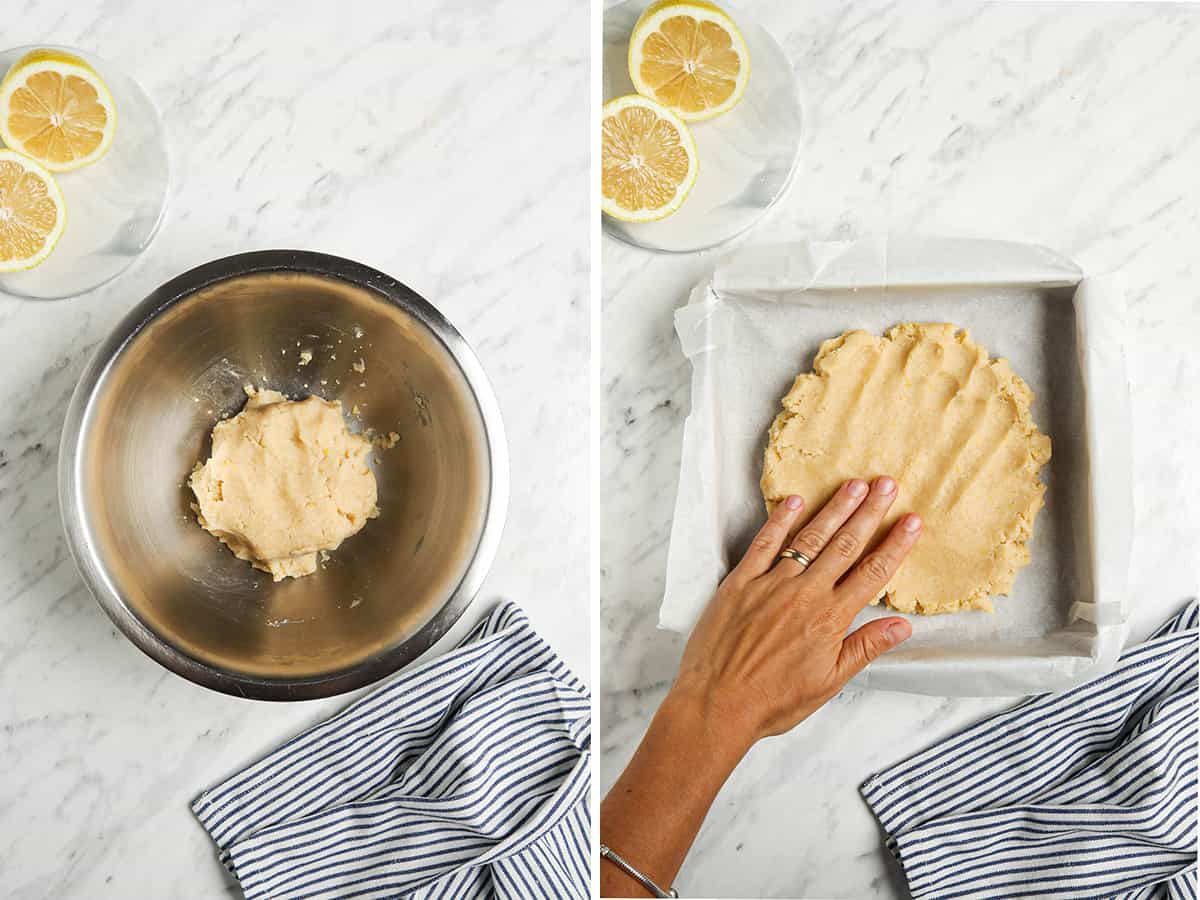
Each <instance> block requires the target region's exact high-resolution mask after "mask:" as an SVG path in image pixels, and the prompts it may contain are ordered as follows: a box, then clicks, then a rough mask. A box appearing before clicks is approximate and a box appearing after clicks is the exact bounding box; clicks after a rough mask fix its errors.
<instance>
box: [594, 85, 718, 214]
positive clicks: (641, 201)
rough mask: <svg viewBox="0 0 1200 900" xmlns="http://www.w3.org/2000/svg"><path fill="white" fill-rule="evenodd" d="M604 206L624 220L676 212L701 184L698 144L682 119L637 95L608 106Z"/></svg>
mask: <svg viewBox="0 0 1200 900" xmlns="http://www.w3.org/2000/svg"><path fill="white" fill-rule="evenodd" d="M601 115H602V122H601V126H600V139H601V153H600V206H601V208H602V209H603V210H604V211H605V212H606V213H608V214H609V215H610V216H613V217H614V218H617V219H621V220H622V221H625V222H651V221H653V220H655V219H663V218H666V217H667V216H669V215H671V213H673V212H675V211H676V210H677V209H679V207H680V206H681V205H682V204H683V201H684V200H685V199H686V198H687V195H688V191H690V190H691V189H692V185H693V184H695V182H696V143H695V141H693V140H692V134H691V132H690V131H688V127H687V125H685V124H684V123H683V122H682V121H681V120H680V118H679V117H678V116H676V115H675V114H674V113H673V112H671V111H670V110H669V109H666V108H665V107H663V106H660V105H659V104H657V103H655V102H654V101H653V100H648V99H647V98H645V97H641V96H639V95H637V94H628V95H626V96H624V97H618V98H616V99H615V100H610V101H609V102H608V103H605V104H604V109H603V111H602V113H601Z"/></svg>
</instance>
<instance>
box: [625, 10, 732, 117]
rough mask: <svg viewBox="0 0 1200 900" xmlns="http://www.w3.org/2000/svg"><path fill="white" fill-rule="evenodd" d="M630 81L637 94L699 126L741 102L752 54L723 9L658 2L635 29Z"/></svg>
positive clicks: (632, 42) (643, 14) (630, 39)
mask: <svg viewBox="0 0 1200 900" xmlns="http://www.w3.org/2000/svg"><path fill="white" fill-rule="evenodd" d="M629 77H630V78H631V79H633V86H634V87H635V88H636V89H637V92H638V93H639V94H642V95H643V96H646V97H650V98H651V99H653V100H657V101H658V102H659V103H661V104H662V105H663V106H665V107H667V108H668V109H670V110H672V111H673V112H675V113H676V114H678V115H679V117H680V118H681V119H684V120H686V121H689V122H693V121H695V122H698V121H701V120H703V119H711V118H713V117H714V116H719V115H720V114H721V113H723V112H726V111H727V110H729V109H732V108H733V107H734V106H735V105H736V104H737V102H738V101H739V100H741V99H742V94H744V93H745V92H746V83H747V82H748V81H749V79H750V53H749V51H748V50H747V49H746V42H745V40H744V39H743V38H742V33H741V32H740V31H738V29H737V26H736V25H734V24H733V20H732V19H731V18H729V16H728V15H726V14H725V12H724V11H723V10H722V9H721V8H720V7H718V6H715V5H713V4H712V3H707V2H705V0H658V2H657V3H652V4H650V6H648V7H647V8H646V11H645V12H644V13H642V15H641V18H639V19H638V21H637V24H636V25H634V26H633V34H632V36H631V37H630V38H629Z"/></svg>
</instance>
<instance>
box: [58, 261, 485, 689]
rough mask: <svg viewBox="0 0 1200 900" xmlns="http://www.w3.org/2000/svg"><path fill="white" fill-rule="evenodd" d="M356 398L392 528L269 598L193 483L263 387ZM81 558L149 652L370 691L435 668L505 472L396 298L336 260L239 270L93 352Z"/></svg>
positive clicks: (209, 670) (171, 287) (170, 661)
mask: <svg viewBox="0 0 1200 900" xmlns="http://www.w3.org/2000/svg"><path fill="white" fill-rule="evenodd" d="M248 386H249V387H250V388H252V389H254V390H270V391H278V392H280V393H282V394H283V395H285V396H287V397H290V398H293V399H299V398H303V397H306V396H311V395H316V396H318V397H321V398H324V399H326V400H331V401H339V402H340V403H341V405H342V408H343V410H344V411H345V413H346V415H347V417H348V422H349V424H350V427H351V430H354V431H359V432H361V433H363V434H364V435H365V436H366V437H367V438H369V439H372V440H373V442H374V445H375V449H374V450H373V451H372V453H371V454H370V460H369V462H370V465H371V467H372V470H373V472H374V474H375V480H376V483H377V489H378V497H377V503H378V507H379V515H378V517H376V518H372V519H371V520H370V521H369V522H367V524H366V525H365V527H363V528H362V529H361V531H358V532H357V533H355V534H353V535H352V536H350V537H348V538H346V539H345V540H344V542H342V543H341V545H340V546H338V547H337V549H336V550H333V551H332V552H330V553H329V554H327V555H326V556H324V557H323V559H322V562H321V564H320V565H319V566H318V568H317V571H315V572H314V573H313V574H311V575H305V576H304V577H300V578H286V579H284V580H281V581H278V582H276V581H273V580H272V576H271V575H269V574H266V573H264V572H261V571H258V570H256V569H254V568H252V567H251V565H250V564H249V563H248V562H246V561H245V560H244V559H238V558H237V557H235V556H234V554H233V553H231V552H230V550H229V549H228V548H227V547H226V546H225V545H224V544H222V543H220V542H218V540H217V539H216V538H214V536H213V535H212V534H209V533H208V532H206V531H204V530H203V529H202V528H201V527H200V525H199V523H198V522H197V518H196V514H195V512H194V510H193V508H192V504H193V502H194V501H195V497H194V496H193V494H192V492H191V489H190V488H189V486H188V478H189V475H190V474H191V473H192V470H193V468H194V467H195V465H196V464H197V462H203V461H204V460H206V459H208V458H209V455H210V452H211V434H212V431H213V427H214V425H215V424H216V423H217V422H218V421H220V420H221V419H223V418H229V417H231V416H233V415H236V414H237V413H238V412H239V411H240V410H241V409H242V408H243V407H244V406H245V404H246V397H247V394H246V388H247V387H248ZM60 466H61V468H60V493H61V501H62V507H63V515H64V522H65V525H66V529H67V534H68V540H69V543H70V546H71V549H72V553H73V555H74V556H75V558H76V561H77V563H78V565H79V568H80V571H81V572H82V574H83V576H84V578H85V580H86V581H87V582H88V584H89V587H91V589H92V591H93V593H94V594H95V595H96V597H97V599H98V600H99V602H100V604H101V605H102V606H103V607H104V608H105V610H106V611H107V612H108V613H109V615H110V616H111V617H112V618H113V620H114V621H115V622H116V623H117V624H118V625H119V626H120V627H121V629H122V630H123V631H124V632H125V633H126V635H128V636H129V637H130V638H131V639H132V640H133V641H134V642H135V643H136V644H138V646H139V647H141V648H142V649H143V650H145V651H146V652H147V653H149V654H150V655H151V656H153V657H154V658H155V659H157V660H158V661H159V662H161V663H163V664H164V665H166V666H168V667H169V668H171V669H173V670H174V671H176V672H178V673H180V674H182V675H184V676H185V677H188V678H191V679H192V680H194V681H197V682H199V683H202V684H205V685H207V686H209V687H213V688H216V689H218V690H224V691H227V692H230V693H237V694H242V695H245V696H254V697H263V698H269V699H293V698H295V699H300V698H306V697H315V696H323V695H327V694H332V693H337V692H340V691H344V690H349V689H352V688H354V687H358V686H361V685H363V684H367V683H369V682H371V681H373V680H375V679H377V678H379V677H382V676H383V675H385V674H388V673H390V672H392V671H394V670H395V669H397V668H399V667H400V666H401V665H403V664H404V663H406V662H408V661H409V660H411V659H413V658H415V657H416V656H417V655H418V654H419V653H421V652H423V651H424V650H425V649H427V648H428V647H429V646H430V645H431V644H432V643H433V642H434V641H435V640H436V639H437V638H438V637H439V636H440V635H441V634H443V633H444V632H445V630H446V629H447V628H449V627H450V625H451V624H453V622H454V621H455V620H456V619H457V617H458V616H459V615H460V614H461V612H462V610H463V609H465V607H466V606H467V604H468V603H469V602H470V599H471V597H472V595H473V594H474V592H475V591H476V590H477V589H478V587H479V584H480V583H481V581H482V579H483V576H484V575H485V574H486V570H487V568H488V566H489V565H490V562H491V559H492V557H493V555H494V553H495V547H496V544H497V542H498V540H499V532H500V528H501V524H502V520H503V515H504V509H505V505H506V502H507V458H506V454H505V448H504V438H503V433H502V426H501V424H500V418H499V412H498V409H497V407H496V403H495V399H494V397H493V396H492V393H491V389H490V387H489V386H488V384H487V381H486V378H485V376H484V375H483V372H482V370H481V369H480V367H479V364H478V361H477V360H476V359H475V357H474V355H473V354H472V353H471V351H470V349H469V348H468V347H467V345H466V344H465V342H464V341H463V340H462V338H461V336H459V334H458V333H457V332H456V331H455V330H454V329H453V327H452V326H450V325H449V323H447V322H446V321H445V319H443V318H442V317H441V315H440V314H438V312H437V311H436V310H435V309H433V307H431V306H430V305H429V304H428V303H426V302H425V301H424V300H422V299H421V298H420V297H418V296H417V295H416V294H414V293H413V292H412V291H410V290H409V289H407V288H406V287H404V286H403V285H402V284H400V283H399V282H396V281H395V280H394V279H391V278H389V277H388V276H386V275H383V274H382V273H380V272H377V271H375V270H373V269H369V268H367V267H365V266H361V265H359V264H356V263H352V262H349V261H347V260H343V259H339V258H337V257H329V256H324V255H322V254H313V253H299V252H293V251H265V252H261V253H250V254H243V255H240V256H235V257H230V258H227V259H224V260H218V261H217V262H214V263H209V264H207V265H204V266H201V267H199V268H198V269H194V270H192V271H191V272H188V273H185V274H184V275H181V276H180V277H179V278H176V279H174V280H173V281H171V282H169V283H167V284H166V285H164V286H163V287H161V288H160V289H159V290H158V291H156V292H155V293H154V294H152V295H151V296H150V297H149V298H147V299H146V300H145V301H144V302H143V303H142V304H141V305H139V307H138V308H137V309H135V310H134V311H133V313H131V314H130V316H129V317H127V318H126V320H125V321H124V322H122V323H121V325H120V326H118V328H117V329H116V331H115V332H114V334H113V335H112V336H111V337H110V339H109V340H108V341H106V342H105V344H104V345H102V346H101V347H100V349H99V350H98V351H97V353H96V356H95V357H94V359H93V360H92V362H91V364H90V365H89V367H88V369H87V370H86V371H85V373H84V375H83V377H82V378H81V380H80V384H79V387H78V388H77V389H76V393H75V397H74V398H73V400H72V404H71V409H70V411H69V412H68V415H67V423H66V426H65V428H64V433H63V449H62V454H61V460H60Z"/></svg>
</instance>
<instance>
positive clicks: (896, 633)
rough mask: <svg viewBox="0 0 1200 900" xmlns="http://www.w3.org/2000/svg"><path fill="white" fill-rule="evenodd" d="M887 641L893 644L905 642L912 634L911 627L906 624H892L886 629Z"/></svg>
mask: <svg viewBox="0 0 1200 900" xmlns="http://www.w3.org/2000/svg"><path fill="white" fill-rule="evenodd" d="M887 634H888V640H889V641H891V642H892V643H893V644H900V643H903V642H904V641H907V640H908V638H909V636H910V635H911V634H912V626H911V625H909V624H908V623H907V622H893V623H892V624H891V625H889V626H888V627H887Z"/></svg>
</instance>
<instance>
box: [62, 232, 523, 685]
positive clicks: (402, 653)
mask: <svg viewBox="0 0 1200 900" xmlns="http://www.w3.org/2000/svg"><path fill="white" fill-rule="evenodd" d="M267 272H296V273H305V274H312V275H318V276H322V277H326V278H331V279H334V280H338V281H342V282H348V283H350V284H354V285H357V286H358V287H362V288H365V289H367V290H369V291H371V292H372V293H373V294H374V295H376V296H377V297H378V298H380V299H381V300H383V301H386V302H388V303H391V304H392V305H393V306H396V307H398V308H400V309H401V310H403V311H404V312H406V313H407V314H409V315H410V316H412V317H413V318H414V319H415V320H417V321H418V322H420V323H421V324H422V325H423V326H425V327H426V328H427V329H428V330H429V332H430V333H431V334H432V335H433V336H434V337H435V338H437V339H438V341H439V342H440V343H441V344H442V346H443V347H444V348H445V349H446V351H447V352H448V353H449V355H450V356H451V358H452V359H453V360H454V361H455V362H456V364H457V365H458V367H459V370H460V372H461V373H462V375H463V377H464V378H465V379H466V381H467V385H468V387H469V388H470V390H471V393H472V395H473V397H474V399H475V404H476V407H477V409H478V410H479V415H480V418H481V419H482V422H483V431H484V438H485V441H486V447H487V452H488V463H489V472H488V476H489V477H488V482H489V483H488V497H487V503H486V507H485V512H484V519H483V525H482V527H481V528H480V530H479V536H478V540H477V542H476V545H475V552H474V554H473V556H472V557H471V560H470V562H469V563H468V564H467V568H466V570H465V571H464V572H463V575H462V577H461V579H460V580H459V582H458V584H457V585H456V587H455V588H454V590H452V591H451V592H450V594H449V596H448V597H447V599H446V600H445V602H444V603H443V604H442V606H441V608H440V609H439V610H438V612H436V613H435V614H434V615H433V617H432V618H431V619H430V620H429V621H428V622H426V623H425V624H424V625H423V626H422V627H421V628H420V629H419V630H418V631H417V632H416V633H415V634H413V635H412V636H410V637H409V638H408V639H407V640H405V641H402V642H401V643H399V644H396V645H394V646H392V647H388V648H386V649H385V650H383V651H381V652H379V653H377V654H375V655H374V656H371V657H369V658H368V659H365V660H362V661H361V662H359V663H356V664H355V665H353V666H350V667H348V668H345V669H341V670H338V671H334V672H329V673H323V674H321V675H315V676H308V677H303V678H292V679H273V678H264V677H261V676H255V675H250V674H247V673H242V672H235V671H231V670H228V669H224V668H221V667H219V666H214V665H212V664H210V663H207V662H205V661H203V660H200V659H197V658H195V657H193V656H192V655H190V654H188V653H185V652H183V651H182V650H180V649H179V648H177V647H176V646H174V645H173V644H172V643H170V641H168V640H167V639H166V638H165V637H163V636H162V635H160V634H158V633H157V632H156V631H155V630H153V629H152V628H150V627H149V626H147V625H146V623H144V622H143V621H142V620H141V618H140V617H139V616H138V615H137V614H136V613H135V612H134V610H133V609H132V608H130V607H129V605H128V604H127V603H126V602H125V599H124V598H123V597H122V596H121V594H120V592H119V591H118V590H117V589H116V586H115V585H114V584H113V583H112V582H111V581H110V580H109V578H108V577H107V575H106V573H105V571H104V569H103V567H102V566H101V565H100V563H99V560H98V559H97V557H96V555H95V553H94V552H93V550H92V548H91V545H90V541H89V539H88V534H87V533H86V529H85V527H84V524H83V519H82V515H81V513H82V508H83V503H82V501H81V499H80V487H81V479H80V473H79V464H80V458H81V455H80V448H81V446H82V443H83V441H84V439H85V437H86V435H87V423H88V419H89V417H90V414H91V413H92V406H93V401H94V399H95V397H96V390H97V388H98V387H99V386H100V385H101V384H102V382H103V381H104V378H105V376H106V375H107V374H108V372H109V370H110V369H111V367H112V366H113V364H114V363H116V361H117V360H118V359H119V357H120V355H121V353H122V351H123V350H124V349H125V347H126V345H127V344H128V343H129V342H130V341H132V340H134V339H135V338H136V337H137V336H138V334H140V333H141V331H142V330H143V329H145V328H146V327H147V326H148V325H149V324H150V323H151V322H153V321H154V320H155V319H156V318H158V317H159V316H161V315H162V314H163V313H164V312H166V311H167V310H168V309H170V308H171V307H173V306H175V305H177V304H179V303H181V302H183V301H184V300H186V299H187V298H188V297H190V296H192V295H193V294H195V293H196V292H197V291H200V290H203V289H204V288H206V287H209V286H211V285H214V284H217V283H219V282H223V281H229V280H231V279H234V278H242V277H245V276H248V275H255V274H261V273H267ZM508 491H509V470H508V447H507V443H506V440H505V435H504V423H503V420H502V419H501V415H500V407H499V404H498V403H497V401H496V397H495V393H494V392H493V390H492V387H491V384H490V382H489V381H488V379H487V375H486V373H485V372H484V370H483V366H482V365H481V364H480V362H479V359H478V357H477V356H476V355H475V352H474V351H473V350H472V349H471V347H470V345H469V344H468V343H467V341H466V339H465V338H463V336H462V335H461V334H460V333H459V332H458V330H457V329H456V328H455V327H454V326H453V325H452V324H450V322H449V321H448V320H447V319H446V317H445V316H443V315H442V314H441V313H440V312H439V311H438V310H437V309H436V308H435V307H434V306H433V305H432V304H430V303H429V302H428V301H427V300H425V299H424V298H423V297H421V296H420V295H419V294H418V293H416V291H414V290H412V289H411V288H409V287H408V286H407V285H405V284H403V283H402V282H400V281H397V280H396V279H394V278H392V277H391V276H389V275H386V274H384V273H383V272H380V271H378V270H377V269H373V268H371V267H370V266H367V265H364V264H362V263H358V262H355V261H353V260H349V259H345V258H343V257H339V256H333V255H330V254H326V253H318V252H315V251H309V250H257V251H252V252H249V253H239V254H235V255H233V256H226V257H222V258H220V259H216V260H213V261H211V262H207V263H203V264H201V265H199V266H196V267H195V268H193V269H189V270H188V271H186V272H184V273H182V274H180V275H177V276H176V277H174V278H172V279H171V280H169V281H167V282H165V283H164V284H162V285H160V286H159V287H158V288H156V289H155V290H153V291H151V293H150V294H149V295H148V296H147V297H146V298H145V299H143V300H142V301H141V302H140V303H138V304H137V305H136V306H135V307H133V309H131V310H130V311H129V312H128V313H127V314H126V315H125V316H124V317H123V318H122V319H121V321H120V322H119V323H118V324H117V325H116V327H115V328H114V329H113V330H112V331H111V332H110V333H109V335H108V337H106V338H105V339H104V340H103V341H102V342H101V343H100V345H99V346H98V347H97V348H96V350H95V351H94V352H93V353H92V355H91V358H90V359H89V360H88V363H87V365H86V366H85V367H84V370H83V373H82V374H81V375H80V378H79V381H78V383H77V384H76V386H75V390H74V393H73V394H72V395H71V401H70V404H69V405H68V407H67V415H66V419H65V421H64V423H63V430H62V439H61V443H60V449H59V460H58V493H59V509H60V512H61V516H62V522H63V530H64V532H65V534H66V537H67V547H68V549H69V551H70V553H71V556H72V558H73V559H74V561H75V565H76V568H78V570H79V572H80V575H81V576H82V577H83V581H84V583H85V584H86V585H87V586H88V588H89V590H90V591H91V593H92V596H94V597H95V598H96V601H97V602H98V603H99V605H100V607H101V608H102V609H103V610H104V612H105V613H106V614H107V615H108V617H109V618H110V619H111V620H112V621H113V624H115V625H116V626H117V627H118V628H119V629H120V630H121V632H122V633H123V634H124V635H125V636H126V637H127V638H129V640H130V641H132V642H133V644H134V645H135V646H136V647H137V648H138V649H140V650H141V651H142V652H143V653H145V654H146V655H147V656H149V657H151V658H152V659H154V660H155V661H156V662H158V663H159V664H161V665H162V666H164V667H166V668H167V669H169V670H171V671H172V672H174V673H176V674H177V675H181V676H183V677H184V678H186V679H188V680H189V681H192V682H195V683H196V684H199V685H202V686H204V687H207V688H211V689H213V690H216V691H221V692H222V693H226V694H231V695H234V696H238V697H244V698H250V699H255V700H311V699H316V698H320V697H330V696H334V695H336V694H341V693H345V692H347V691H352V690H355V689H357V688H360V687H364V686H366V685H368V684H372V683H374V682H376V681H378V680H380V679H382V678H385V677H386V676H388V675H390V674H392V673H394V672H396V671H397V670H399V669H400V668H402V667H403V666H405V665H407V664H408V663H410V662H412V661H413V660H415V659H416V658H417V657H419V656H420V655H421V654H423V653H424V652H425V651H426V650H428V649H429V648H430V647H432V646H433V645H434V643H436V642H437V640H438V639H439V638H440V637H441V636H442V635H444V634H445V633H446V632H447V631H448V630H449V629H450V628H451V627H452V626H453V625H454V623H455V622H457V621H458V619H459V618H461V616H462V614H463V613H464V612H465V611H466V610H467V608H468V607H469V606H470V604H471V601H472V600H473V599H474V597H475V595H476V593H477V592H478V591H479V589H480V587H481V586H482V585H483V581H484V579H485V578H486V576H487V573H488V571H489V569H490V568H491V565H492V562H493V561H494V560H495V556H496V551H497V549H498V547H499V544H500V537H501V532H502V531H503V528H504V518H505V515H506V513H507V508H508Z"/></svg>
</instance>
